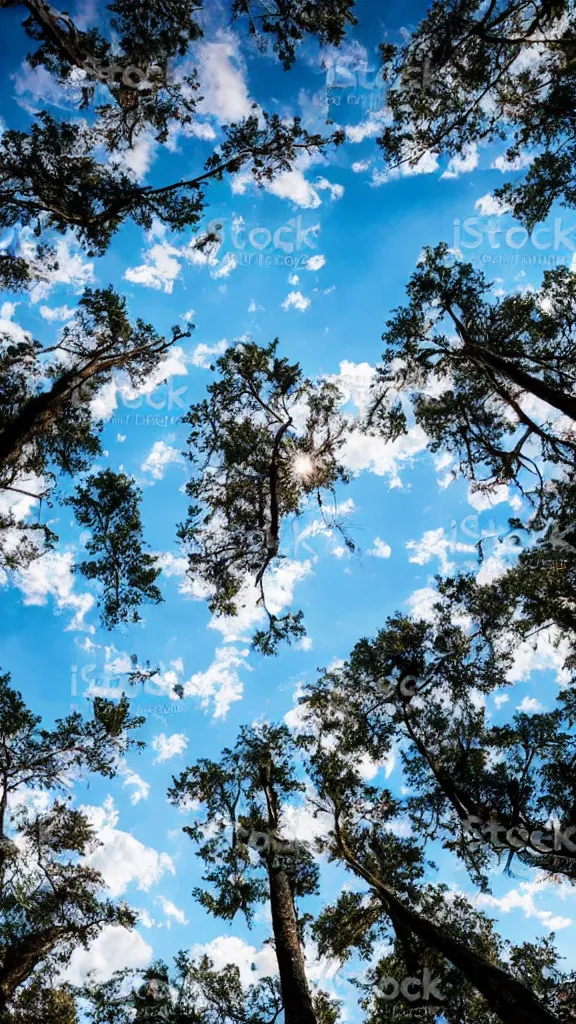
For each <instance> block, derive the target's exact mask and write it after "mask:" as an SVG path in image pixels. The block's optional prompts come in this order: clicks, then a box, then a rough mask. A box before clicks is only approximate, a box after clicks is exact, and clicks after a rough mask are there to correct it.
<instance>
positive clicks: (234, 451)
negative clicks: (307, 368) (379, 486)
mask: <svg viewBox="0 0 576 1024" xmlns="http://www.w3.org/2000/svg"><path fill="white" fill-rule="evenodd" d="M277 349H278V342H277V341H274V342H273V343H272V344H271V345H267V346H259V345H257V344H256V343H254V342H246V343H244V342H243V343H241V344H238V345H236V346H234V347H231V348H229V349H228V350H227V352H226V353H225V354H224V355H223V356H222V357H221V358H220V359H218V360H217V362H216V369H217V370H218V371H219V373H220V377H219V379H218V380H216V381H215V382H214V383H212V384H210V385H209V386H208V392H209V395H210V397H209V398H208V399H205V400H204V401H203V402H200V403H198V404H197V405H194V406H192V408H191V410H190V412H189V413H188V415H187V416H186V417H185V421H186V422H187V423H188V424H189V425H190V426H191V427H192V430H191V433H190V436H189V439H188V445H189V449H188V458H189V460H190V462H191V464H192V466H193V468H194V471H195V475H194V477H193V479H192V480H191V481H190V483H189V484H188V485H187V488H186V489H187V493H188V496H189V497H190V498H191V499H192V501H193V504H192V505H191V506H190V509H189V513H188V518H187V520H186V522H184V523H183V524H182V526H181V527H180V530H179V538H180V540H181V541H182V542H183V543H184V545H185V549H186V550H187V551H188V557H189V563H190V573H191V576H192V577H193V578H194V579H196V580H202V581H203V582H204V583H205V584H206V585H207V586H208V588H209V590H210V599H209V607H210V610H211V611H213V612H216V613H217V614H219V615H234V614H236V611H237V601H238V599H239V597H240V595H241V594H242V588H243V587H245V586H246V585H247V584H250V585H252V586H255V587H256V588H257V593H258V595H259V602H260V603H261V604H262V606H263V608H264V610H265V611H266V614H267V617H268V625H267V628H265V629H262V630H258V631H257V633H256V634H255V636H254V644H255V646H256V647H257V648H258V649H259V650H261V651H262V652H263V653H265V654H271V653H275V652H276V648H277V646H278V643H279V642H280V641H281V640H288V641H290V640H292V639H295V638H298V637H300V636H302V635H303V634H304V632H305V630H304V626H303V625H302V621H301V620H302V612H297V613H296V614H292V613H290V612H289V613H287V614H286V615H283V616H281V617H278V616H277V615H276V614H274V613H273V612H271V611H270V610H269V609H268V607H267V603H266V587H265V584H266V578H267V575H269V574H270V572H271V571H273V570H274V568H275V567H277V566H278V565H279V564H280V561H281V559H282V558H283V557H285V556H283V555H282V553H281V550H280V548H281V539H282V538H281V530H282V525H283V523H284V522H285V521H286V519H288V517H291V516H298V515H300V514H301V512H302V510H303V507H304V504H305V502H306V500H307V499H308V498H311V497H313V498H315V500H316V502H317V504H318V507H319V510H320V512H321V514H322V515H325V516H327V517H330V511H329V509H328V511H327V512H324V508H325V502H326V495H329V496H330V495H332V496H333V495H334V488H335V485H336V483H337V482H338V481H339V480H340V481H345V480H346V479H347V476H346V473H345V471H344V470H343V468H342V466H341V465H339V463H338V451H339V449H340V447H341V446H342V444H343V443H344V440H345V436H346V422H345V420H344V419H343V418H342V417H341V416H340V415H339V413H338V403H339V400H340V393H339V391H338V389H337V388H336V387H335V386H334V385H333V384H329V383H327V382H323V383H321V384H320V385H317V386H315V385H313V384H312V382H311V381H310V380H308V379H307V378H305V377H304V375H303V373H302V370H301V369H300V367H299V365H298V364H297V363H294V364H291V363H289V362H288V360H287V359H286V358H285V357H280V356H279V355H278V354H277ZM332 518H333V519H334V518H335V517H334V516H333V517H332ZM336 518H337V515H336ZM346 543H347V544H348V545H349V546H353V545H352V542H351V541H348V540H347V541H346Z"/></svg>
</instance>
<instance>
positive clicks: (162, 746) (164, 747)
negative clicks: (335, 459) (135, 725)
mask: <svg viewBox="0 0 576 1024" xmlns="http://www.w3.org/2000/svg"><path fill="white" fill-rule="evenodd" d="M188 742H189V741H188V737H187V736H186V735H185V734H184V733H183V732H173V733H172V735H171V736H167V735H166V733H164V732H161V733H159V734H158V736H153V737H152V749H153V750H155V751H156V753H157V754H158V757H156V758H154V761H153V763H154V764H160V763H161V762H162V761H169V760H170V759H171V758H172V757H179V756H180V754H182V753H183V752H184V751H185V750H186V747H187V746H188Z"/></svg>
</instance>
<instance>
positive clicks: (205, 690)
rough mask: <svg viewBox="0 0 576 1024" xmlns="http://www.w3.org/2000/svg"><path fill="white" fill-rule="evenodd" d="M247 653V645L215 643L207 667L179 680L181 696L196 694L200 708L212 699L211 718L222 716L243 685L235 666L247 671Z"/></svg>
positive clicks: (237, 698) (242, 688)
mask: <svg viewBox="0 0 576 1024" xmlns="http://www.w3.org/2000/svg"><path fill="white" fill-rule="evenodd" d="M211 625H212V623H211ZM248 654H249V651H248V649H239V648H237V647H218V648H217V649H216V652H215V656H214V661H213V662H212V664H211V665H210V667H209V668H208V669H207V670H206V671H205V672H195V673H194V675H192V676H191V677H190V679H188V680H187V681H186V682H185V683H184V684H183V685H184V696H185V697H196V698H197V699H198V700H199V702H200V705H201V707H203V708H207V707H208V706H209V704H210V702H211V701H213V702H214V718H225V717H226V715H227V714H228V711H229V710H230V705H231V704H233V703H234V701H238V700H242V694H243V691H244V687H243V684H242V681H241V679H240V676H239V675H238V669H239V668H244V669H246V670H247V671H249V666H248V665H247V664H246V658H247V657H248Z"/></svg>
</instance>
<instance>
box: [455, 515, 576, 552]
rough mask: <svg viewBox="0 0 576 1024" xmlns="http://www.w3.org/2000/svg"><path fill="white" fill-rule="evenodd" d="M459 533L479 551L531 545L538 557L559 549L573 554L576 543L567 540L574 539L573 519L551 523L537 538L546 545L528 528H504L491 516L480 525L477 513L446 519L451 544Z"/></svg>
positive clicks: (575, 528) (514, 548) (574, 525)
mask: <svg viewBox="0 0 576 1024" xmlns="http://www.w3.org/2000/svg"><path fill="white" fill-rule="evenodd" d="M460 535H464V536H465V537H468V538H471V539H472V540H474V541H475V546H476V547H477V548H480V547H481V549H482V554H483V555H486V554H487V553H488V552H489V551H491V553H492V554H494V553H496V552H497V551H498V550H503V549H504V548H507V549H508V550H518V549H525V548H528V547H533V548H534V550H535V551H537V553H538V555H539V557H541V558H555V557H558V554H559V553H563V554H571V555H575V554H576V544H574V543H572V541H571V540H570V538H571V537H572V538H574V539H576V524H575V523H569V524H568V526H565V527H562V528H561V527H559V526H558V524H556V523H553V524H552V526H551V527H550V529H549V530H548V532H547V534H546V537H545V538H544V537H542V538H540V539H541V540H542V541H543V544H545V545H547V546H546V547H545V546H543V544H538V545H537V546H536V545H535V544H534V537H533V534H531V532H530V531H529V530H528V529H525V530H522V529H520V528H518V527H513V526H509V527H508V529H498V528H497V526H496V524H495V523H494V520H493V519H490V521H489V522H488V523H487V524H486V525H483V523H482V520H481V517H480V516H478V515H477V514H476V513H471V514H470V515H468V516H465V517H464V519H461V520H460V522H458V521H457V520H456V519H451V520H450V541H451V543H452V546H453V547H454V548H456V544H457V543H458V542H459V536H460Z"/></svg>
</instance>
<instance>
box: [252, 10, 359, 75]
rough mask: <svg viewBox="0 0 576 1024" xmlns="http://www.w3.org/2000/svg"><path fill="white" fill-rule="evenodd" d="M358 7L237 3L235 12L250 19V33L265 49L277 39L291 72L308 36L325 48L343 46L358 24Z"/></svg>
mask: <svg viewBox="0 0 576 1024" xmlns="http://www.w3.org/2000/svg"><path fill="white" fill-rule="evenodd" d="M354 6H355V0H269V2H268V3H266V4H264V3H261V2H260V3H259V2H258V0H233V3H232V12H233V15H234V17H235V18H238V17H240V16H241V15H246V16H247V17H248V19H249V28H250V32H251V34H252V35H253V36H255V37H256V39H257V41H258V43H259V44H260V47H261V48H262V49H265V48H266V36H267V35H269V36H272V37H273V39H274V42H273V49H274V52H275V53H277V54H278V57H279V58H280V60H281V61H282V64H283V66H284V68H285V70H288V69H289V68H291V67H292V65H293V63H294V60H295V57H296V47H297V45H298V43H300V42H302V40H303V39H304V37H305V35H306V34H307V33H310V34H311V35H313V36H315V37H316V38H317V39H318V42H319V43H320V44H321V45H323V46H326V45H327V44H331V45H332V46H340V43H341V42H342V41H343V39H344V36H345V31H346V28H347V27H348V25H356V24H358V20H357V18H355V17H354V15H353V13H352V8H353V7H354ZM260 32H262V33H264V35H263V36H261V35H260Z"/></svg>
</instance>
